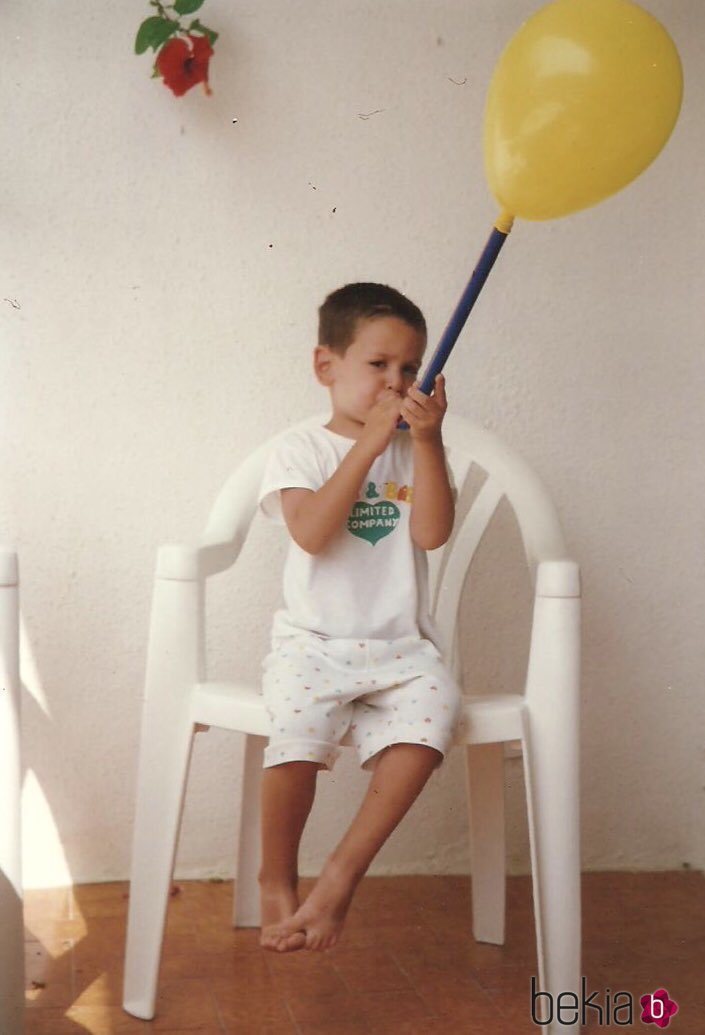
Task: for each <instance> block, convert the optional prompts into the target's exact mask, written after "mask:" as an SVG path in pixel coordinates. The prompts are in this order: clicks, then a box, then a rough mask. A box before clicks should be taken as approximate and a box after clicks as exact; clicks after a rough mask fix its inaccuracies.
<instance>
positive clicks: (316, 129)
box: [0, 0, 705, 886]
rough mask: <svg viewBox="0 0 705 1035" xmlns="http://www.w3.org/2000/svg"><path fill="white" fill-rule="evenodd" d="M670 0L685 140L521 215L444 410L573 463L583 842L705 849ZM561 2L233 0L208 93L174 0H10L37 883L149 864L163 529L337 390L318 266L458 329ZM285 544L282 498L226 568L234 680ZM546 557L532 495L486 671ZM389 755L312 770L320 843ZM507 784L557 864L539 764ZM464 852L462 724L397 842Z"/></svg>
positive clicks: (698, 203)
mask: <svg viewBox="0 0 705 1035" xmlns="http://www.w3.org/2000/svg"><path fill="white" fill-rule="evenodd" d="M647 6H648V8H649V9H650V10H651V11H652V12H653V13H654V14H656V15H657V16H658V17H660V18H662V19H663V21H664V22H665V23H666V24H667V26H668V27H669V29H670V31H671V33H672V35H673V36H674V38H675V40H676V43H677V45H678V47H679V49H680V52H681V55H682V58H683V62H684V66H685V76H686V94H685V104H684V108H683V111H682V114H681V118H680V121H679V124H678V126H677V127H676V130H675V133H674V136H673V138H672V139H671V141H670V143H669V145H668V147H667V148H666V150H665V151H664V153H663V154H662V155H661V156H660V157H659V159H658V160H657V162H656V163H655V164H654V165H653V166H652V167H651V168H650V169H649V170H648V171H647V173H646V174H645V175H644V176H643V177H642V178H641V179H640V180H639V181H637V182H636V183H635V184H633V185H632V186H631V187H630V188H629V189H628V190H626V191H624V192H623V193H621V194H620V195H618V196H616V197H614V198H612V199H611V200H609V201H608V202H606V203H604V204H602V205H601V206H599V207H598V208H595V209H592V210H589V211H587V212H584V213H581V214H579V215H576V216H573V217H571V218H568V219H565V220H562V221H559V222H556V223H548V224H527V223H518V224H517V225H516V227H515V229H514V231H513V233H512V236H511V238H510V240H509V242H508V244H507V246H506V248H505V250H504V252H503V254H502V256H501V259H500V260H499V263H498V266H497V268H496V269H495V272H494V273H493V275H492V278H491V279H490V281H489V282H488V285H487V288H486V289H485V291H484V293H483V296H482V298H481V300H480V303H479V304H478V307H477V310H476V312H475V313H474V314H473V316H472V318H471V322H470V323H469V325H468V328H467V329H466V332H465V333H464V336H463V338H462V340H461V343H460V344H459V346H458V348H457V351H456V352H455V353H454V355H453V357H452V360H451V362H450V363H449V365H448V367H447V369H446V373H447V376H448V380H449V388H448V393H449V399H450V405H451V407H452V408H454V409H455V410H457V412H459V413H461V414H464V415H466V416H468V417H471V418H473V419H475V420H477V421H478V422H480V423H484V424H486V425H487V426H488V427H491V428H493V429H494V430H496V431H497V432H499V433H501V434H502V435H503V436H504V437H505V438H506V440H507V441H508V442H509V443H511V444H513V445H514V446H515V447H518V448H519V449H521V450H522V451H523V453H524V454H525V456H526V457H527V459H529V460H530V461H531V462H532V463H533V464H534V466H535V467H536V469H537V470H538V472H539V473H540V474H541V475H542V476H543V478H544V480H545V482H546V483H547V485H548V486H549V488H550V489H551V490H552V492H553V494H554V496H555V498H556V500H557V502H558V505H559V507H560V511H561V514H562V516H563V518H564V523H565V527H566V531H567V534H568V538H569V542H570V544H571V546H572V549H573V552H574V554H575V556H576V558H577V559H578V560H579V561H580V563H581V565H582V568H583V578H584V597H585V610H584V616H585V617H584V633H585V645H584V708H583V727H582V729H583V735H582V752H583V799H582V800H583V862H584V867H585V868H586V869H604V868H637V869H642V868H643V869H652V868H653V869H658V868H670V867H679V866H681V864H684V863H688V864H690V865H691V866H693V867H703V866H705V833H704V830H705V826H704V824H703V804H704V803H705V765H704V761H705V749H704V748H703V737H702V730H703V720H704V719H705V714H704V711H705V709H704V705H703V692H702V686H703V675H704V671H703V653H702V615H703V612H704V611H705V536H704V535H703V531H704V529H703V517H702V515H703V507H704V505H705V488H704V487H703V479H702V477H701V471H702V444H703V441H704V435H705V419H704V417H703V391H704V389H705V377H704V374H705V358H704V354H703V330H702V328H703V314H702V299H703V297H705V293H704V286H703V268H704V266H705V244H704V243H703V242H704V241H705V215H704V212H705V210H704V208H703V205H702V199H703V194H704V192H705V168H704V159H703V155H705V139H704V138H705V130H704V129H703V127H704V126H705V91H704V84H705V72H704V71H703V66H702V55H701V40H702V39H703V34H704V33H705V9H704V8H703V5H702V4H701V3H700V0H649V3H648V5H647ZM535 7H536V4H535V2H534V0H440V2H439V0H432V2H431V0H403V2H401V0H386V2H376V3H371V2H363V0H344V2H343V0H338V2H336V3H335V4H331V3H330V2H329V0H306V2H302V3H297V4H293V3H290V2H287V0H244V2H241V3H238V4H230V3H227V2H225V0H207V2H206V5H205V8H204V10H203V12H202V16H203V20H204V21H206V22H207V24H210V25H212V27H213V28H215V29H216V30H218V31H219V32H220V39H219V40H218V43H217V46H216V55H215V58H214V60H213V64H212V76H211V85H212V88H213V91H214V92H213V96H212V97H210V98H208V97H206V96H205V95H204V94H203V92H202V91H201V90H200V88H197V89H196V90H194V91H192V92H191V93H190V94H187V95H186V96H185V97H183V98H180V99H177V98H175V97H173V96H172V95H171V93H170V92H169V91H168V90H166V89H165V87H164V86H163V85H162V84H161V83H159V82H156V81H152V80H151V79H150V76H149V72H150V58H149V56H147V55H145V56H143V57H141V58H137V57H135V56H134V55H133V53H132V46H133V39H134V34H135V31H136V29H137V26H138V24H139V22H140V20H141V19H142V17H144V16H146V15H147V14H148V13H149V10H150V9H149V8H148V5H147V4H146V3H139V2H136V0H135V2H131V3H129V4H110V5H96V4H93V3H90V2H89V0H81V2H78V0H74V2H70V3H65V4H62V5H61V8H60V16H59V7H58V6H57V5H56V4H52V3H49V2H48V0H35V2H34V3H32V4H23V3H20V2H19V0H6V3H5V5H4V18H3V57H2V64H3V73H4V74H3V90H2V94H1V95H0V104H1V105H2V108H3V111H2V125H3V127H4V133H5V142H4V154H5V156H6V161H5V163H4V174H5V175H4V190H3V196H2V210H3V223H4V226H3V233H2V235H1V237H0V250H1V252H2V290H1V291H0V316H1V319H2V322H1V324H0V327H1V328H2V348H1V352H0V356H1V359H0V362H1V364H2V365H1V368H0V378H1V383H2V397H1V398H2V418H3V433H2V443H1V446H0V448H1V450H2V453H1V458H0V471H1V472H2V493H1V494H0V540H2V541H4V542H6V543H9V544H14V545H15V546H16V547H17V549H18V550H19V553H20V560H21V573H22V580H23V581H22V602H23V613H24V621H25V625H26V633H27V642H26V651H25V658H24V676H25V683H26V690H27V693H26V694H25V698H24V702H25V711H24V756H25V761H26V765H27V769H28V775H27V784H26V787H27V793H26V809H25V841H26V851H25V877H26V883H27V885H28V886H38V885H45V884H54V883H61V882H63V881H65V880H69V879H73V880H75V881H100V880H106V879H112V878H124V877H125V876H126V875H127V873H128V856H129V845H130V826H131V815H132V809H133V795H134V776H135V765H136V753H137V737H138V726H139V714H140V692H141V680H142V675H143V669H144V661H145V645H146V631H147V619H148V612H149V605H150V594H151V580H152V572H153V566H154V559H155V552H156V548H157V546H158V544H160V543H161V542H164V541H178V540H188V539H192V538H193V537H194V536H195V535H196V534H197V532H198V531H199V530H200V528H201V527H202V525H203V523H204V521H205V519H206V516H207V512H208V509H209V505H210V503H211V501H212V499H213V498H214V496H215V494H216V493H217V491H218V489H219V488H220V486H221V484H222V482H223V480H224V479H225V477H226V476H227V475H228V473H229V472H230V471H231V470H232V469H233V467H234V466H235V465H237V464H238V463H239V461H240V460H241V459H242V458H243V457H244V456H245V454H246V453H247V452H248V451H249V450H251V449H252V448H253V447H254V446H256V445H257V444H258V443H260V442H261V441H262V440H263V438H264V437H265V436H267V435H269V434H270V433H271V432H273V431H274V430H275V429H278V428H279V427H280V426H282V425H285V424H288V423H292V422H294V421H296V420H298V419H300V418H301V417H303V416H305V415H307V414H308V413H310V412H312V411H314V410H315V409H321V408H323V407H324V406H325V405H326V402H327V400H326V397H325V393H323V391H322V389H321V388H319V387H318V386H317V384H316V383H315V382H314V380H313V377H312V374H311V369H310V366H311V363H310V351H311V348H312V346H313V344H314V340H315V331H316V321H315V316H316V307H317V306H318V305H319V304H320V302H321V301H322V299H323V297H324V295H325V294H326V293H327V292H328V291H330V290H332V289H333V288H335V287H338V286H340V285H341V284H343V283H344V282H346V281H349V280H353V279H378V280H383V281H387V282H389V283H392V284H394V285H395V286H397V287H399V288H401V289H402V290H403V291H406V292H408V294H409V295H410V296H411V297H412V298H413V299H415V300H416V301H417V302H418V303H419V304H420V305H421V306H422V308H423V309H424V310H425V312H426V315H427V319H428V322H429V328H430V338H431V345H432V346H433V344H435V340H437V337H438V335H439V334H440V332H441V331H442V329H443V326H444V325H445V322H446V320H447V318H448V316H449V314H450V312H451V310H452V307H453V306H454V305H455V303H456V301H457V298H458V296H459V294H460V291H461V290H462V288H463V286H464V284H465V282H466V280H467V277H468V276H469V274H470V271H471V268H472V265H473V263H474V261H475V259H476V257H477V255H478V254H479V251H480V249H481V247H482V245H483V243H484V241H485V238H486V236H487V234H488V232H489V229H490V225H491V221H492V219H493V218H494V215H495V211H496V210H495V205H494V202H493V201H492V199H491V197H490V195H489V193H488V191H487V188H486V186H485V184H484V179H483V170H482V157H481V147H480V143H481V129H482V110H483V103H484V95H485V91H486V88H487V84H488V82H489V77H490V74H491V71H492V69H493V67H494V64H495V61H496V59H497V57H498V55H499V53H500V51H501V49H502V46H503V45H504V43H505V42H506V41H507V40H508V39H509V37H510V36H511V34H512V33H513V32H514V30H515V29H516V28H517V27H518V25H519V24H520V23H521V22H522V21H523V20H524V18H526V17H527V16H528V15H529V14H530V13H531V11H532V10H533V9H535ZM451 79H454V80H456V82H457V83H460V84H462V85H456V83H454V82H452V81H451ZM372 112H377V113H376V114H374V115H372V114H370V113H372ZM363 116H369V117H363ZM234 118H236V119H237V123H236V124H234V123H233V119H234ZM272 554H273V555H274V557H275V558H276V559H277V560H283V556H284V543H283V538H282V536H281V534H279V533H278V532H277V531H276V530H275V529H274V528H271V527H269V526H267V525H266V524H265V523H264V522H263V521H261V520H258V522H257V523H256V526H255V527H254V529H253V532H252V536H251V538H250V540H249V541H248V543H247V544H246V547H245V550H244V553H243V556H242V559H241V561H240V564H239V568H238V569H236V570H235V571H233V572H231V573H228V574H227V575H225V576H221V577H220V578H219V579H218V580H216V581H215V583H214V585H213V592H212V596H211V600H212V608H211V610H212V614H213V626H212V629H211V634H210V646H211V656H212V672H213V674H215V675H223V676H226V675H227V674H228V673H232V672H233V671H235V670H239V672H240V673H242V674H243V675H244V676H247V677H249V678H250V679H252V680H255V679H257V676H258V672H259V663H260V658H261V656H262V654H263V652H264V651H265V650H266V647H267V642H268V633H269V618H270V614H271V611H272V609H273V608H274V607H275V606H277V605H278V602H279V578H278V572H277V570H275V565H273V564H272V563H270V556H271V555H272ZM263 561H264V563H263ZM520 561H521V557H520V553H519V547H518V543H517V538H516V534H515V530H514V529H513V526H512V522H511V518H510V516H509V515H506V514H505V515H503V516H502V519H501V520H500V523H499V528H498V531H497V535H496V536H495V537H494V539H493V540H492V541H491V542H490V543H489V544H488V546H487V549H486V550H485V551H484V553H483V556H482V558H481V560H480V570H479V572H478V579H477V583H476V587H475V589H474V594H473V596H472V598H471V599H467V600H466V602H465V610H464V617H463V625H464V630H465V634H466V641H465V657H466V661H467V669H468V685H469V686H471V687H475V688H478V689H479V688H482V689H484V688H486V687H490V688H492V689H496V690H513V689H517V688H521V682H522V673H523V665H524V662H525V658H526V647H527V635H528V625H527V615H526V606H527V604H528V602H529V596H528V586H527V584H526V579H525V576H524V574H523V573H522V571H521V569H520V567H519V564H520ZM239 764H240V744H239V742H238V738H237V737H235V736H233V735H228V734H225V733H221V732H218V731H211V733H209V734H207V735H206V736H203V737H199V738H198V741H197V746H196V749H195V755H194V762H193V768H192V780H191V784H190V790H189V796H188V802H187V807H186V813H185V819H184V829H183V838H182V843H181V847H180V851H179V863H178V872H179V873H180V874H181V875H183V876H186V875H191V876H195V875H204V874H223V875H225V874H228V873H230V872H232V870H231V856H232V852H233V845H234V824H233V808H234V801H235V798H236V794H237V789H238V780H239V775H238V774H239ZM366 781H367V777H366V776H364V777H363V776H362V775H361V774H360V772H359V771H358V770H357V766H356V763H355V761H354V759H353V758H352V756H351V755H347V756H346V757H345V758H344V760H343V761H341V762H340V763H339V765H338V768H337V769H336V771H335V772H334V774H332V775H323V776H321V777H320V778H319V784H320V797H319V799H318V801H317V804H316V807H315V810H314V813H313V816H312V820H311V826H310V828H309V830H308V831H307V833H306V835H305V843H304V852H303V859H302V872H304V873H313V872H315V871H316V870H317V869H318V867H319V866H320V864H321V862H322V860H323V858H324V856H325V853H326V851H327V850H328V849H329V848H330V846H331V843H332V842H333V840H334V839H335V838H336V837H338V836H339V834H340V833H342V831H343V829H344V825H345V823H346V820H347V819H348V817H349V816H351V815H352V811H353V809H354V808H355V805H356V802H357V800H358V799H359V798H360V796H361V795H362V792H363V789H364V786H365V784H366ZM508 787H509V826H510V853H511V867H512V869H513V871H514V872H527V871H528V851H527V843H526V824H525V820H524V815H523V787H522V778H521V769H520V763H519V762H518V761H514V762H510V763H509V770H508ZM467 870H468V854H467V845H466V826H465V817H464V778H463V772H462V768H461V759H460V756H459V753H455V754H454V755H453V756H452V758H451V760H450V762H449V764H448V765H447V766H446V767H445V768H444V770H443V772H442V773H441V774H439V775H437V776H435V777H434V779H433V781H432V783H431V785H430V786H429V788H428V789H427V791H426V793H425V795H424V796H423V797H422V799H421V800H420V801H419V802H418V803H417V805H416V806H415V807H414V809H413V810H412V811H411V813H410V814H409V816H408V817H407V818H406V819H405V820H404V822H403V824H402V826H401V827H400V829H399V830H398V832H397V833H396V834H395V836H394V837H393V839H392V840H391V841H390V843H389V844H388V845H387V846H386V847H385V849H384V850H383V853H382V854H381V855H380V857H379V858H378V861H377V862H376V863H375V865H374V868H373V870H372V872H375V873H384V872H414V871H416V872H438V871H448V872H467Z"/></svg>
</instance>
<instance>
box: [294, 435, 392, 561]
mask: <svg viewBox="0 0 705 1035" xmlns="http://www.w3.org/2000/svg"><path fill="white" fill-rule="evenodd" d="M375 455H376V454H375V453H373V452H372V451H371V450H370V448H369V446H367V445H366V444H365V443H363V442H360V441H357V442H355V444H354V445H353V446H352V448H351V449H350V451H349V452H348V453H347V454H346V456H345V457H344V458H343V460H342V461H341V464H340V466H339V467H338V469H337V471H336V472H335V474H332V475H331V477H330V478H329V479H328V481H327V482H326V483H325V485H322V486H321V488H320V489H318V491H317V492H313V490H312V489H282V491H281V502H282V512H283V514H284V520H285V521H286V524H287V527H288V529H289V533H290V535H291V538H292V539H293V540H294V542H296V543H297V544H298V545H299V546H300V547H301V549H302V550H305V551H306V553H311V554H316V553H320V552H321V550H323V549H325V547H326V546H327V545H328V543H329V542H330V540H331V539H332V538H333V536H334V535H336V534H337V533H338V532H339V531H340V529H341V527H342V525H343V523H344V522H345V520H346V518H347V516H348V514H349V513H350V509H351V507H352V505H353V503H354V502H355V501H356V500H357V499H358V497H359V494H360V488H361V486H362V482H363V480H364V478H365V476H366V474H367V472H368V471H369V469H370V467H371V466H372V463H373V461H374V459H375Z"/></svg>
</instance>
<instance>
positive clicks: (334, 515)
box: [259, 284, 461, 952]
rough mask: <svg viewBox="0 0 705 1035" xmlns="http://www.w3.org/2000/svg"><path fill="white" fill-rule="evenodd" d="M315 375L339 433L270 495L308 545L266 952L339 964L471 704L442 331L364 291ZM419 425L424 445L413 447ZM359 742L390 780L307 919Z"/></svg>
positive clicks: (298, 541)
mask: <svg viewBox="0 0 705 1035" xmlns="http://www.w3.org/2000/svg"><path fill="white" fill-rule="evenodd" d="M319 318H320V319H319V334H318V342H319V344H318V346H317V347H316V348H315V349H314V355H313V365H314V372H315V375H316V378H317V379H318V381H319V383H320V384H322V385H324V386H325V387H326V388H328V390H329V391H330V396H331V402H332V407H333V414H332V417H331V418H330V420H329V421H328V423H327V424H326V425H324V426H321V427H319V426H315V427H311V426H310V427H308V428H305V429H303V430H298V431H292V432H289V433H288V434H286V435H284V436H282V438H281V439H280V441H279V443H278V444H277V446H276V447H275V448H274V450H273V451H272V454H271V456H270V460H269V463H268V465H267V470H266V472H265V475H264V479H263V482H262V486H261V489H260V495H259V502H260V506H261V508H262V510H263V512H264V513H265V514H266V515H267V516H269V517H270V518H272V520H274V521H279V522H280V523H284V522H285V523H286V525H287V528H288V530H289V533H290V535H291V543H290V546H289V553H288V556H287V561H286V567H285V572H284V601H285V605H286V606H285V608H284V609H282V610H279V611H277V612H276V613H275V615H274V623H273V629H272V639H271V644H272V650H271V652H270V654H268V655H267V657H266V658H265V660H264V662H263V670H264V671H263V685H262V690H263V694H264V697H265V702H266V705H267V712H268V714H269V717H270V719H271V737H270V740H269V744H268V747H267V748H266V751H265V758H264V766H265V769H264V773H263V778H262V867H261V870H260V874H259V883H260V893H261V904H262V919H261V923H262V932H261V939H260V941H261V944H262V946H263V947H264V948H266V949H270V950H273V951H278V952H287V951H293V950H297V949H302V948H304V947H305V948H307V949H314V950H324V949H330V948H331V947H332V946H333V945H335V943H336V941H337V940H338V937H339V935H340V931H341V928H342V926H343V922H344V919H345V914H346V912H347V909H348V906H349V905H350V901H351V899H352V896H353V893H354V891H355V888H356V887H357V885H358V883H359V882H360V880H361V879H362V877H363V876H364V874H365V872H366V871H367V869H368V867H369V865H370V863H371V862H372V860H373V858H374V857H375V855H376V854H377V852H378V851H379V849H380V848H381V846H382V845H383V844H384V842H385V841H386V840H387V838H388V837H389V835H390V834H391V833H392V831H393V830H394V829H395V828H396V826H397V825H398V823H399V822H400V820H401V819H402V818H403V816H404V815H405V814H406V812H407V811H408V809H409V808H410V806H411V805H412V804H413V802H414V801H415V800H416V798H417V797H418V795H419V793H420V791H421V790H422V788H423V787H424V785H425V783H426V781H427V780H428V778H429V776H430V775H431V773H432V772H433V770H434V769H435V768H436V767H438V766H439V765H440V764H441V763H442V761H443V757H444V755H445V753H446V751H447V748H448V745H449V743H450V741H451V739H452V735H453V731H454V727H455V724H456V721H457V719H458V717H459V708H460V698H461V695H460V689H459V687H458V685H457V683H456V682H455V681H454V679H453V677H452V676H451V674H450V672H449V671H448V669H447V668H446V666H445V665H444V663H443V661H442V658H441V654H440V651H439V650H438V648H437V646H436V644H435V643H434V642H433V640H434V638H435V639H436V640H437V633H436V630H435V629H434V626H433V622H432V619H431V617H430V615H429V609H428V579H427V561H426V554H425V552H424V551H426V550H435V549H436V548H437V547H439V546H442V545H443V544H444V543H445V542H446V541H447V539H448V538H449V536H450V534H451V530H452V528H453V519H454V514H455V507H454V492H453V489H452V488H451V485H450V482H449V476H448V470H447V468H446V461H445V453H444V448H443V440H442V437H441V423H442V421H443V415H444V413H445V411H446V395H445V381H444V378H443V376H442V375H439V376H438V378H437V379H436V384H435V387H434V391H433V394H432V395H430V396H426V395H424V394H423V393H422V392H421V391H419V389H418V388H417V387H416V383H417V382H416V381H415V379H416V378H417V375H418V372H419V369H420V366H421V359H422V357H423V353H424V350H425V348H426V324H425V321H424V318H423V315H422V314H421V312H420V310H419V309H418V308H417V307H416V306H415V305H414V304H413V303H412V302H410V301H409V300H408V299H407V298H405V297H404V295H402V294H400V293H399V292H398V291H395V290H394V289H393V288H390V287H387V286H385V285H382V284H348V285H346V286H345V287H342V288H340V289H339V290H337V291H334V292H333V293H332V294H331V295H329V296H328V298H327V299H326V300H325V302H324V303H323V305H322V306H321V308H320V309H319ZM400 417H401V418H403V419H404V420H406V421H407V423H408V424H409V428H410V430H408V431H405V430H398V429H397V422H398V420H399V418H400ZM348 728H350V730H351V732H352V735H353V742H354V744H355V747H356V749H357V751H358V755H359V758H360V763H361V765H362V767H363V768H364V769H366V770H372V777H371V780H370V784H369V787H368V790H367V794H366V797H365V799H364V801H363V803H362V805H361V807H360V811H359V812H358V814H357V816H356V817H355V818H354V820H353V822H352V824H351V826H350V828H349V830H348V831H347V833H346V834H345V836H344V837H343V839H342V841H341V842H340V844H339V845H338V847H337V848H336V849H335V850H334V852H333V853H332V854H331V856H330V857H329V859H328V860H327V862H326V864H325V867H324V869H323V871H322V873H321V875H320V877H319V879H318V882H317V883H316V885H315V887H314V888H313V890H312V891H311V893H310V895H309V896H308V898H307V899H306V900H305V902H304V903H303V904H302V905H300V904H299V899H298V895H297V884H298V849H299V842H300V840H301V835H302V833H303V829H304V826H305V823H306V820H307V818H308V815H309V812H310V810H311V806H312V804H313V799H314V794H315V787H316V777H317V773H318V770H319V769H328V770H330V769H332V768H333V766H334V764H335V760H336V758H337V756H338V755H339V753H340V749H339V748H338V747H337V745H338V744H339V742H340V740H341V738H342V737H343V736H344V735H345V733H346V732H347V730H348Z"/></svg>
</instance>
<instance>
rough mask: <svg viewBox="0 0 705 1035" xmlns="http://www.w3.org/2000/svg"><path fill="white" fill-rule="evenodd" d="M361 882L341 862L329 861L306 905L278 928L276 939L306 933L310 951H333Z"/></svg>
mask: <svg viewBox="0 0 705 1035" xmlns="http://www.w3.org/2000/svg"><path fill="white" fill-rule="evenodd" d="M359 880H360V878H359V877H356V876H355V875H354V874H351V873H350V872H349V871H348V870H346V869H345V867H343V866H341V865H340V863H338V862H336V861H335V860H334V859H332V858H330V859H328V861H327V862H326V864H325V866H324V867H323V872H322V873H321V875H320V877H319V878H318V880H317V882H316V884H315V886H314V888H313V891H312V892H311V894H310V895H309V896H308V898H307V899H306V901H305V902H304V904H303V905H302V906H301V907H300V908H299V909H298V910H297V912H295V913H294V915H293V916H292V917H291V918H290V919H288V920H285V921H284V922H283V923H280V924H278V925H276V927H275V928H273V930H272V936H275V935H276V936H278V937H280V938H291V937H294V936H295V935H296V934H297V933H298V934H301V932H303V933H304V935H305V945H306V948H307V949H316V950H323V949H332V948H333V946H334V945H335V944H336V942H337V941H338V938H339V937H340V932H341V930H342V927H343V923H344V921H345V915H346V913H347V911H348V907H349V905H350V902H351V901H352V897H353V893H354V891H355V888H356V887H357V885H358V883H359Z"/></svg>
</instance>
